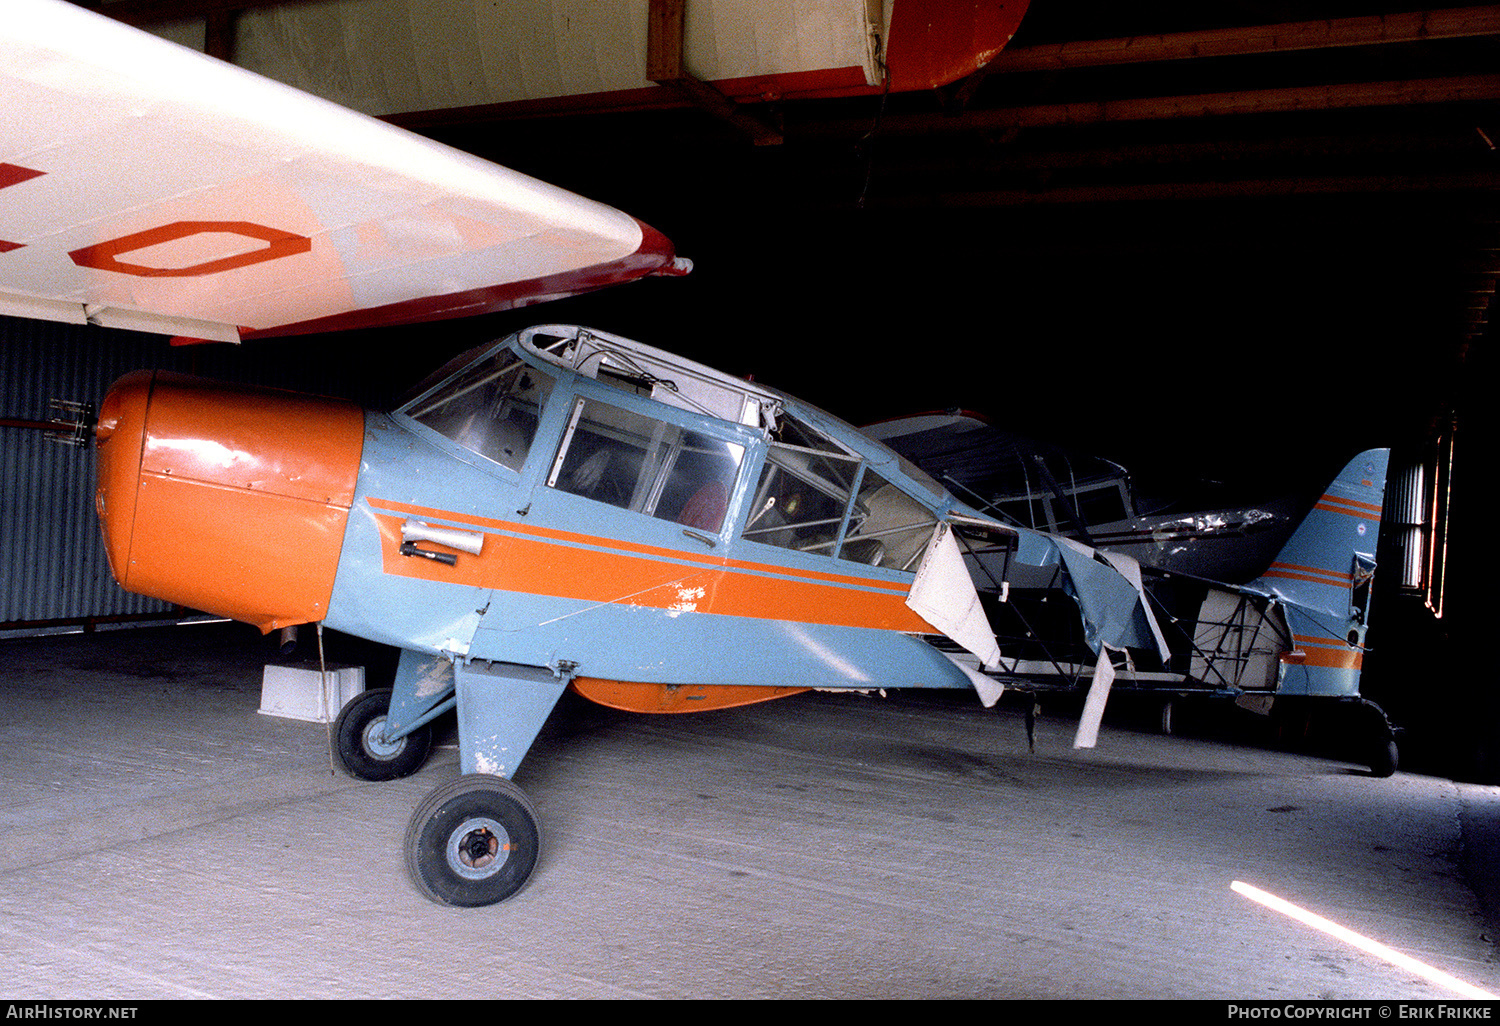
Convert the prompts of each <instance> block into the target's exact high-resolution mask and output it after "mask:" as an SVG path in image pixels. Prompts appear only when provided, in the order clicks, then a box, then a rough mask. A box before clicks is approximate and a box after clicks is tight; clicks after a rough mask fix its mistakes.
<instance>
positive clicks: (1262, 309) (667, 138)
mask: <svg viewBox="0 0 1500 1026" xmlns="http://www.w3.org/2000/svg"><path fill="white" fill-rule="evenodd" d="M323 2H324V0H302V3H301V4H300V5H299V6H302V7H309V6H310V7H317V6H319V5H320V4H321V3H323ZM692 2H693V0H687V3H688V5H689V6H691V4H692ZM898 2H899V0H898ZM84 6H94V7H102V9H103V10H104V11H106V12H107V13H110V14H112V15H114V16H116V17H118V18H121V19H122V20H127V21H131V22H133V23H135V24H140V25H142V26H143V27H146V28H148V29H155V30H167V31H173V32H177V33H179V34H180V33H181V32H182V26H183V24H184V22H190V21H193V20H194V19H202V25H203V26H204V27H203V29H202V35H201V38H202V39H203V41H204V44H203V45H205V46H206V47H207V48H208V49H210V51H216V52H218V53H220V54H223V55H227V56H231V57H232V56H233V53H234V47H235V39H236V36H235V25H236V22H235V18H236V12H238V11H242V10H246V9H250V8H264V7H270V6H273V5H269V4H264V3H253V2H250V0H117V2H114V3H105V4H102V5H100V4H97V3H94V4H88V3H85V4H84ZM329 6H330V7H334V6H337V5H329ZM654 6H659V5H654ZM412 10H413V11H420V10H421V6H420V5H414V6H413V8H412ZM463 57H464V55H463V54H462V53H457V54H444V55H436V56H435V57H434V58H433V59H442V60H447V61H450V62H451V61H455V60H457V61H462V59H463ZM1497 69H1500V6H1494V5H1479V6H1458V7H1450V6H1438V5H1433V4H1421V3H1415V2H1405V3H1403V2H1392V0H1329V2H1299V3H1269V2H1252V0H1227V2H1224V3H1218V4H1198V3H1187V2H1180V0H1173V2H1165V3H1157V4H1150V5H1127V4H1117V3H1109V2H1101V0H1032V2H1031V3H1030V4H1029V7H1028V9H1027V10H1026V12H1025V15H1024V17H1023V18H1022V19H1021V22H1020V28H1019V30H1018V31H1017V33H1016V35H1015V38H1014V40H1013V41H1012V43H1011V44H1010V46H1008V47H1007V48H1006V49H1005V50H1004V51H1003V52H1001V53H1000V54H999V56H998V57H996V58H995V59H994V60H993V61H992V62H990V63H989V64H988V65H986V66H984V67H983V68H981V69H980V70H979V71H977V72H975V73H974V74H972V75H970V76H968V77H966V78H963V79H961V80H959V81H956V82H954V83H952V84H951V85H948V86H945V87H942V88H939V89H933V90H923V91H914V92H904V93H891V94H888V95H880V94H878V93H874V94H870V95H854V96H844V97H841V98H830V99H787V98H784V97H782V98H777V97H766V98H763V99H762V100H760V101H758V102H738V103H729V104H719V105H713V104H706V103H704V102H701V100H700V101H699V102H694V101H693V99H691V98H690V97H686V96H683V95H681V94H679V93H677V92H673V91H669V90H666V89H662V90H661V91H660V93H659V96H658V97H657V98H654V99H652V100H651V101H649V102H640V101H639V98H636V99H634V100H633V101H632V102H630V103H618V102H611V101H609V100H608V99H601V98H598V97H596V98H594V99H593V100H591V101H590V102H566V103H563V102H539V101H513V102H505V103H489V104H477V105H476V104H467V105H461V106H457V107H453V106H446V107H434V108H432V109H426V110H405V111H401V112H399V113H396V114H391V115H389V120H392V121H394V122H396V123H398V124H402V125H404V126H406V127H408V128H411V129H413V130H415V131H418V132H421V133H424V134H427V135H431V136H433V137H436V138H439V139H441V140H443V141H445V142H449V143H451V144H453V145H456V146H458V147H460V148H463V149H466V150H470V151H472V152H474V153H477V154H479V155H481V156H484V157H487V158H490V159H493V160H496V161H498V162H500V163H502V164H506V165H508V166H511V167H514V168H517V169H519V170H522V171H526V172H528V173H531V174H535V175H537V176H538V177H541V178H544V179H546V180H549V181H553V182H556V183H558V184H561V185H564V186H566V187H569V188H572V189H575V190H576V191H579V192H581V193H583V194H585V195H588V196H591V197H593V198H596V199H601V200H604V201H606V202H609V203H612V204H614V205H616V206H618V207H620V208H622V209H624V210H627V211H629V212H630V213H632V214H634V215H636V216H637V217H639V218H641V219H642V220H644V221H646V222H648V223H650V224H652V225H653V226H655V227H657V228H659V229H661V230H662V231H663V232H665V233H666V234H667V235H669V236H670V237H671V238H672V239H673V240H674V241H675V242H676V243H677V245H678V248H679V251H680V252H682V253H683V254H684V255H686V256H688V257H690V258H692V259H693V260H694V261H695V263H696V265H697V270H696V271H695V273H694V275H693V276H691V277H690V278H689V279H686V280H683V281H660V282H648V283H642V284H641V285H637V286H631V288H630V289H628V290H620V291H619V292H616V293H605V294H601V295H599V296H595V297H588V298H585V299H582V300H576V301H567V302H565V303H563V304H560V306H559V308H557V309H556V310H550V309H549V310H547V311H546V312H545V314H540V315H539V313H538V312H529V313H530V316H529V317H526V318H523V319H529V320H534V319H538V316H544V317H545V318H549V319H563V318H568V319H577V320H584V321H589V322H593V323H598V324H599V326H600V327H606V328H610V329H612V330H617V331H620V332H622V333H625V334H634V335H636V336H637V337H640V338H642V339H645V340H649V341H651V342H653V343H654V344H657V345H661V346H663V347H664V348H670V349H676V350H678V351H681V352H685V353H687V354H689V355H693V356H696V357H698V358H700V359H703V360H705V361H706V362H709V363H711V364H714V365H717V366H720V367H723V368H724V369H726V370H730V371H733V372H737V373H745V374H754V375H755V376H756V377H757V378H758V379H760V380H764V381H766V382H768V383H771V384H775V385H778V386H780V387H784V388H786V389H787V390H789V391H792V392H795V393H797V394H800V395H804V396H806V397H807V398H810V399H812V400H813V401H815V402H819V403H821V404H822V405H824V406H827V407H829V408H830V409H833V410H834V411H835V412H839V413H841V414H844V415H845V416H847V417H849V418H850V419H855V420H859V419H873V418H876V417H882V416H890V415H897V414H900V413H904V412H910V411H912V410H917V409H924V408H932V407H948V406H963V407H967V408H970V409H974V410H978V411H980V412H984V413H987V414H989V415H991V416H993V417H995V418H996V419H997V420H999V421H1001V422H1002V423H1006V424H1009V425H1013V426H1015V427H1016V428H1017V429H1021V430H1027V431H1030V432H1031V433H1034V434H1038V435H1044V436H1046V437H1050V438H1053V439H1055V440H1059V441H1063V442H1065V443H1069V444H1075V445H1080V446H1083V447H1086V448H1090V449H1093V450H1094V451H1103V452H1104V454H1106V455H1112V456H1115V457H1116V458H1120V459H1122V460H1124V461H1127V462H1134V463H1135V464H1137V465H1139V464H1140V463H1142V462H1143V461H1151V460H1153V459H1154V460H1157V461H1159V462H1161V463H1163V464H1168V465H1174V466H1182V465H1192V466H1194V467H1196V468H1199V469H1200V470H1201V471H1202V472H1203V473H1205V474H1209V475H1218V476H1225V475H1228V474H1232V473H1233V472H1234V470H1235V469H1236V468H1238V469H1241V470H1243V471H1244V472H1245V473H1246V474H1247V475H1249V476H1252V477H1257V476H1258V477H1261V478H1264V477H1267V476H1274V475H1275V474H1277V473H1278V472H1279V471H1280V470H1282V469H1284V468H1285V467H1286V466H1287V465H1288V463H1289V462H1296V461H1297V459H1298V457H1299V455H1300V454H1302V453H1321V452H1337V453H1343V452H1347V451H1349V450H1351V449H1353V448H1363V447H1367V446H1370V445H1378V444H1417V443H1420V442H1421V441H1423V440H1425V439H1426V438H1428V437H1430V436H1431V435H1432V434H1433V433H1434V431H1435V430H1436V427H1437V425H1440V424H1442V423H1444V422H1445V421H1446V420H1447V418H1448V417H1449V416H1450V415H1451V414H1452V411H1453V410H1454V409H1455V408H1458V409H1464V408H1465V407H1466V404H1468V403H1469V402H1471V400H1470V399H1468V398H1467V397H1466V395H1467V393H1466V391H1465V389H1467V388H1469V387H1471V386H1472V385H1473V384H1474V382H1475V381H1476V377H1477V376H1481V375H1485V374H1487V373H1488V369H1489V364H1488V356H1487V350H1486V346H1487V345H1488V343H1489V341H1490V333H1491V332H1492V328H1491V326H1490V301H1491V299H1492V297H1493V294H1494V283H1495V279H1496V277H1497V274H1500V250H1497V246H1500V211H1497V202H1496V185H1497V183H1500V168H1497V159H1500V158H1497V153H1496V148H1495V147H1496V143H1497V141H1500V118H1497V117H1496V113H1497V104H1496V101H1497V99H1500V72H1497ZM389 73H390V74H393V75H400V74H403V73H405V74H410V73H414V72H413V70H412V69H402V68H399V67H393V68H391V69H390V71H389ZM514 320H515V318H514V317H511V318H510V322H514ZM508 323H509V322H508ZM507 326H508V324H507ZM484 329H488V325H485V326H484ZM462 330H469V329H462ZM462 330H461V331H460V332H459V333H460V334H462ZM1330 458H1332V457H1330Z"/></svg>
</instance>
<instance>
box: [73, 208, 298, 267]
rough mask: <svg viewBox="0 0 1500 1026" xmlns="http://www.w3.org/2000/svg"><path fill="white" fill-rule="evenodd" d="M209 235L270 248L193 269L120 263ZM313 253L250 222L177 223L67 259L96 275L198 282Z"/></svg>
mask: <svg viewBox="0 0 1500 1026" xmlns="http://www.w3.org/2000/svg"><path fill="white" fill-rule="evenodd" d="M207 233H217V234H223V235H243V236H245V237H246V238H250V239H260V240H261V241H262V242H265V243H267V245H266V247H265V248H264V249H256V250H251V251H250V252H248V253H238V254H236V255H234V256H230V257H224V258H223V259H221V260H206V261H204V262H203V263H201V264H194V265H193V266H191V267H146V266H144V265H142V264H127V263H124V262H122V261H121V260H120V255H121V254H122V253H131V252H134V251H135V250H138V249H145V248H146V247H147V246H158V245H161V244H162V243H164V242H176V241H177V240H178V239H186V238H189V237H191V236H193V235H203V234H207ZM310 249H312V240H311V239H309V238H307V237H306V236H305V235H295V234H293V233H292V232H284V231H281V230H280V229H278V228H267V227H266V226H265V225H260V224H254V223H253V222H250V221H174V222H173V223H172V224H164V225H162V226H161V227H160V228H148V229H147V230H145V231H143V232H135V233H134V234H132V235H123V236H121V237H120V238H118V239H111V240H110V241H108V242H100V243H97V244H95V245H93V246H84V247H83V248H82V249H75V250H73V252H71V253H69V254H68V256H70V257H72V258H73V263H75V264H77V265H78V266H79V267H91V268H93V269H94V270H96V271H119V272H120V273H121V274H133V275H136V276H137V277H141V278H196V277H198V276H200V275H204V274H217V273H219V272H220V271H229V270H233V269H234V268H236V267H247V266H249V265H250V264H259V263H263V262H265V261H267V260H279V259H281V258H282V257H284V256H291V255H293V254H295V253H306V252H307V251H308V250H310Z"/></svg>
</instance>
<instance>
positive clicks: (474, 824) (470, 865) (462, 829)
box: [448, 816, 510, 880]
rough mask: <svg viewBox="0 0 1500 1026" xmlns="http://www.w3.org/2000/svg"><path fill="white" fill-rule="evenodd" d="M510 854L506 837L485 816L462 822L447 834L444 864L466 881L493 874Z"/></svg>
mask: <svg viewBox="0 0 1500 1026" xmlns="http://www.w3.org/2000/svg"><path fill="white" fill-rule="evenodd" d="M509 854H510V835H509V834H507V833H506V832H505V828H504V827H503V826H501V825H500V824H499V823H498V822H496V821H495V820H493V819H490V818H489V817H488V816H476V817H473V818H470V819H466V820H464V821H463V822H462V823H460V824H459V825H458V826H457V827H456V828H454V830H453V832H452V833H451V834H449V835H448V865H449V866H450V867H452V869H453V871H454V872H455V873H458V874H459V875H460V876H463V877H467V878H468V879H470V880H478V879H483V878H484V877H487V876H490V875H492V874H494V873H495V872H497V871H498V870H499V868H500V867H501V866H503V865H504V864H505V860H506V858H507V857H509Z"/></svg>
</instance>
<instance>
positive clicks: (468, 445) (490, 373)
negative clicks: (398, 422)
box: [410, 351, 553, 471]
mask: <svg viewBox="0 0 1500 1026" xmlns="http://www.w3.org/2000/svg"><path fill="white" fill-rule="evenodd" d="M552 385H553V380H552V377H551V376H550V375H548V374H546V373H544V372H542V371H539V370H537V369H536V368H535V367H532V366H531V365H530V364H527V363H522V362H521V361H519V360H517V359H516V358H515V355H514V354H513V353H510V352H509V351H503V352H501V353H500V354H499V355H498V356H497V357H496V358H495V359H493V360H487V361H485V362H484V363H481V364H479V365H477V366H475V367H473V368H471V369H470V370H469V371H467V372H465V373H464V374H461V375H459V376H458V377H456V378H454V379H453V380H452V381H450V382H448V383H447V384H446V385H444V386H443V387H442V389H440V390H439V391H438V392H436V393H434V394H433V395H432V396H429V397H428V398H427V399H426V400H425V401H423V402H422V403H421V405H420V406H418V407H417V408H416V409H414V410H413V411H411V414H410V415H411V417H412V418H413V419H414V420H416V421H417V422H418V423H421V424H425V425H427V426H428V427H430V428H432V429H433V430H434V431H436V432H438V433H439V434H441V435H444V436H446V437H448V438H451V439H453V441H455V442H457V443H458V444H459V445H461V446H463V447H464V448H465V449H468V450H470V451H472V452H476V453H478V454H479V455H481V456H483V457H484V458H485V459H488V460H493V461H494V462H496V463H498V464H500V465H501V466H502V467H509V468H510V469H511V470H514V471H520V469H521V465H522V464H523V463H525V462H526V456H527V454H528V453H529V452H530V451H531V443H532V442H533V441H534V440H535V438H536V430H537V423H538V422H539V420H540V419H541V411H542V407H543V406H545V405H546V402H547V397H548V396H549V395H551V394H552Z"/></svg>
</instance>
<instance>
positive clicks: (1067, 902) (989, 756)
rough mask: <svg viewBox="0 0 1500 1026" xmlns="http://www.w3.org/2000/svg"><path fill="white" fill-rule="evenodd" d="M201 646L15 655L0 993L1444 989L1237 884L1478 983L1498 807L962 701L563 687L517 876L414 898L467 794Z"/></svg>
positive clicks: (1408, 780) (210, 641) (207, 636)
mask: <svg viewBox="0 0 1500 1026" xmlns="http://www.w3.org/2000/svg"><path fill="white" fill-rule="evenodd" d="M266 654H267V649H266V648H265V647H263V646H262V645H260V644H258V643H257V641H256V639H255V638H254V637H253V636H250V635H247V634H245V633H244V632H243V631H241V630H239V629H237V628H236V629H230V628H226V627H196V628H179V629H173V630H161V629H154V630H138V631H125V632H116V633H110V634H107V635H96V636H71V637H56V638H48V639H28V640H8V641H3V642H0V703H3V715H0V773H3V780H4V790H3V799H0V997H3V998H10V999H40V998H65V999H82V998H92V999H117V1000H127V1001H129V1000H139V999H149V998H207V997H213V998H263V997H308V998H365V997H393V998H475V997H480V998H498V997H515V998H562V997H590V998H629V997H659V998H678V997H703V998H773V997H798V998H805V997H815V998H918V997H944V998H953V997H997V998H1207V999H1275V1000H1292V999H1327V998H1355V999H1401V998H1427V999H1432V998H1437V999H1445V998H1448V997H1451V996H1452V993H1451V992H1450V991H1448V990H1447V989H1445V988H1444V987H1443V986H1439V985H1437V984H1434V983H1431V982H1427V981H1425V980H1424V979H1422V978H1421V977H1419V976H1418V975H1416V974H1415V973H1414V972H1413V971H1410V970H1408V969H1404V968H1397V967H1395V966H1393V965H1390V964H1388V963H1386V962H1384V961H1381V960H1380V959H1378V958H1376V957H1373V956H1371V955H1368V954H1365V953H1364V952H1362V951H1359V950H1356V949H1354V948H1352V947H1350V946H1348V945H1346V944H1345V943H1343V942H1341V941H1339V940H1335V939H1332V938H1330V937H1328V936H1325V935H1323V934H1321V933H1317V932H1314V931H1312V930H1309V929H1308V928H1307V927H1304V926H1302V925H1300V924H1299V923H1296V922H1293V921H1292V920H1289V919H1287V918H1284V917H1283V916H1281V915H1280V914H1278V913H1275V912H1272V911H1269V910H1267V909H1265V908H1263V907H1262V906H1260V905H1257V904H1254V903H1252V902H1250V901H1248V900H1246V899H1245V898H1243V897H1241V896H1240V895H1239V894H1238V893H1235V892H1234V891H1231V889H1230V884H1231V882H1233V881H1235V880H1242V881H1246V882H1248V883H1251V884H1254V885H1256V886H1258V887H1261V888H1264V889H1266V890H1269V891H1272V892H1275V893H1277V894H1279V895H1280V896H1282V897H1284V898H1286V899H1288V900H1291V901H1294V902H1296V903H1298V904H1300V905H1302V906H1305V907H1307V908H1309V909H1311V910H1313V911H1316V912H1318V913H1320V914H1322V915H1324V916H1327V917H1329V918H1331V919H1333V920H1336V921H1338V922H1340V923H1342V924H1344V925H1346V926H1348V927H1350V928H1353V929H1356V930H1359V931H1361V932H1363V933H1365V934H1367V935H1369V936H1371V937H1374V938H1376V939H1378V940H1380V941H1383V942H1385V943H1386V944H1389V945H1391V946H1392V947H1394V948H1396V949H1398V950H1400V951H1401V952H1404V953H1406V954H1407V955H1410V956H1413V957H1415V958H1418V959H1421V960H1422V961H1424V962H1426V963H1429V964H1431V965H1434V966H1436V967H1438V968H1440V969H1443V970H1446V971H1447V972H1450V973H1452V974H1454V975H1456V976H1458V977H1460V978H1463V979H1465V980H1468V981H1469V982H1470V983H1473V984H1476V985H1478V986H1480V987H1483V988H1485V989H1487V990H1490V991H1492V992H1493V991H1500V957H1497V949H1496V944H1495V938H1496V936H1497V935H1496V934H1495V933H1494V932H1492V929H1491V927H1490V925H1489V924H1490V923H1493V922H1494V921H1495V918H1496V917H1495V916H1494V915H1493V913H1494V911H1495V910H1494V908H1493V907H1487V899H1486V898H1483V897H1481V896H1492V895H1493V894H1494V893H1495V887H1494V883H1495V880H1494V877H1495V876H1496V874H1497V873H1500V869H1497V862H1496V860H1495V859H1494V858H1492V857H1491V852H1492V850H1493V849H1494V846H1495V837H1496V835H1497V833H1500V791H1497V790H1496V789H1493V788H1489V787H1483V786H1478V785H1468V784H1458V783H1454V782H1453V781H1451V780H1446V779H1442V778H1439V777H1433V776H1425V775H1422V774H1420V773H1409V772H1402V773H1398V774H1397V775H1396V776H1395V777H1393V778H1390V779H1384V780H1381V779H1374V778H1372V777H1370V776H1368V775H1366V774H1365V773H1364V772H1363V771H1362V769H1361V768H1360V767H1357V766H1354V765H1353V764H1349V763H1341V762H1337V761H1332V760H1328V759H1324V758H1318V757H1314V756H1309V755H1305V754H1289V753H1286V752H1279V751H1273V750H1268V749H1265V748H1258V747H1254V746H1247V745H1243V744H1233V743H1229V742H1227V741H1224V740H1212V739H1204V738H1188V737H1181V736H1171V737H1168V736H1163V735H1160V734H1157V733H1152V732H1148V731H1145V730H1139V731H1138V730H1133V729H1128V727H1126V726H1122V725H1119V724H1116V725H1113V726H1111V725H1106V728H1105V730H1104V732H1103V735H1102V737H1101V741H1100V744H1099V747H1098V748H1097V749H1095V750H1092V751H1075V750H1073V749H1072V748H1071V737H1072V724H1071V723H1069V722H1066V721H1065V720H1064V719H1060V718H1049V717H1044V718H1043V719H1042V720H1041V721H1040V723H1039V726H1038V733H1037V745H1036V751H1035V753H1031V752H1029V751H1028V750H1027V745H1026V736H1025V729H1024V725H1023V720H1022V718H1021V716H1020V714H1019V713H1018V712H1017V711H1015V710H1014V709H1008V708H1006V707H1004V706H1002V707H1001V708H1000V709H998V710H990V711H985V710H983V709H982V708H981V707H980V706H979V704H978V703H977V702H973V703H968V702H965V703H963V704H954V703H952V702H933V701H915V702H912V701H904V700H894V699H885V700H882V699H880V698H878V697H852V696H835V695H822V694H809V695H804V696H800V697H796V698H791V699H787V700H784V701H781V702H773V703H769V704H767V705H761V706H755V707H751V708H747V709H741V710H731V711H726V712H721V713H712V714H704V715H699V716H689V717H669V718H650V717H639V716H630V715H626V714H619V713H615V712H612V711H610V710H605V709H600V708H597V707H593V706H588V705H586V704H583V703H581V702H578V703H574V702H568V703H566V704H565V705H563V706H560V707H559V711H558V712H557V713H556V714H555V715H554V717H553V720H552V722H550V723H549V725H548V728H547V730H546V732H545V733H544V736H543V738H542V739H541V740H540V741H539V742H538V744H537V746H536V747H535V748H534V749H533V751H532V753H531V755H530V756H529V758H528V759H527V761H526V763H525V764H524V765H523V766H522V768H521V771H520V773H519V774H518V777H517V782H518V783H519V784H521V786H522V787H523V788H525V789H526V791H527V792H528V794H530V796H531V797H532V799H533V801H534V803H535V805H536V808H537V811H538V814H539V815H540V817H541V820H542V825H543V831H544V844H545V850H544V852H543V856H542V860H541V864H540V866H539V868H538V870H537V874H536V876H535V877H534V878H533V881H532V883H531V885H530V886H529V887H528V889H527V890H525V891H524V892H523V893H522V894H520V895H519V896H518V897H516V898H514V899H512V900H511V901H509V902H506V903H504V904H501V905H497V906H492V907H489V908H484V909H478V910H469V911H461V910H457V909H450V908H445V907H440V906H437V905H433V904H431V903H429V902H427V901H426V900H424V899H423V898H422V897H420V896H419V895H418V894H417V893H416V892H415V891H414V890H413V888H412V887H411V886H410V885H409V884H408V883H407V881H406V879H405V876H404V870H403V868H402V855H401V845H402V841H403V836H404V833H405V829H406V823H407V819H408V817H409V815H410V813H411V811H412V810H413V808H414V807H415V806H416V805H417V803H418V802H419V801H420V799H421V798H422V797H423V796H424V795H425V794H426V793H427V792H428V791H429V790H431V789H432V788H433V787H435V786H436V785H437V784H438V783H440V782H441V781H443V780H446V779H448V778H449V777H451V776H452V775H454V774H456V772H457V754H456V751H455V750H454V749H452V748H440V749H439V750H438V752H437V754H436V755H435V757H434V759H433V761H432V762H431V763H429V764H428V766H427V767H426V768H425V769H424V770H423V771H422V772H420V773H419V774H417V775H416V776H414V777H411V778H408V779H405V780H401V781H396V782H394V783H387V784H372V783H363V782H359V781H355V780H351V779H349V778H347V777H345V776H343V775H342V774H335V773H333V772H331V770H330V761H329V756H328V751H327V741H326V733H325V728H324V727H323V726H322V725H318V724H309V723H303V722H297V721H289V720H282V719H276V718H272V717H267V716H263V715H261V714H259V713H258V712H257V707H258V704H259V689H260V679H261V676H260V675H261V665H262V663H263V661H264V658H265V656H266Z"/></svg>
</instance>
